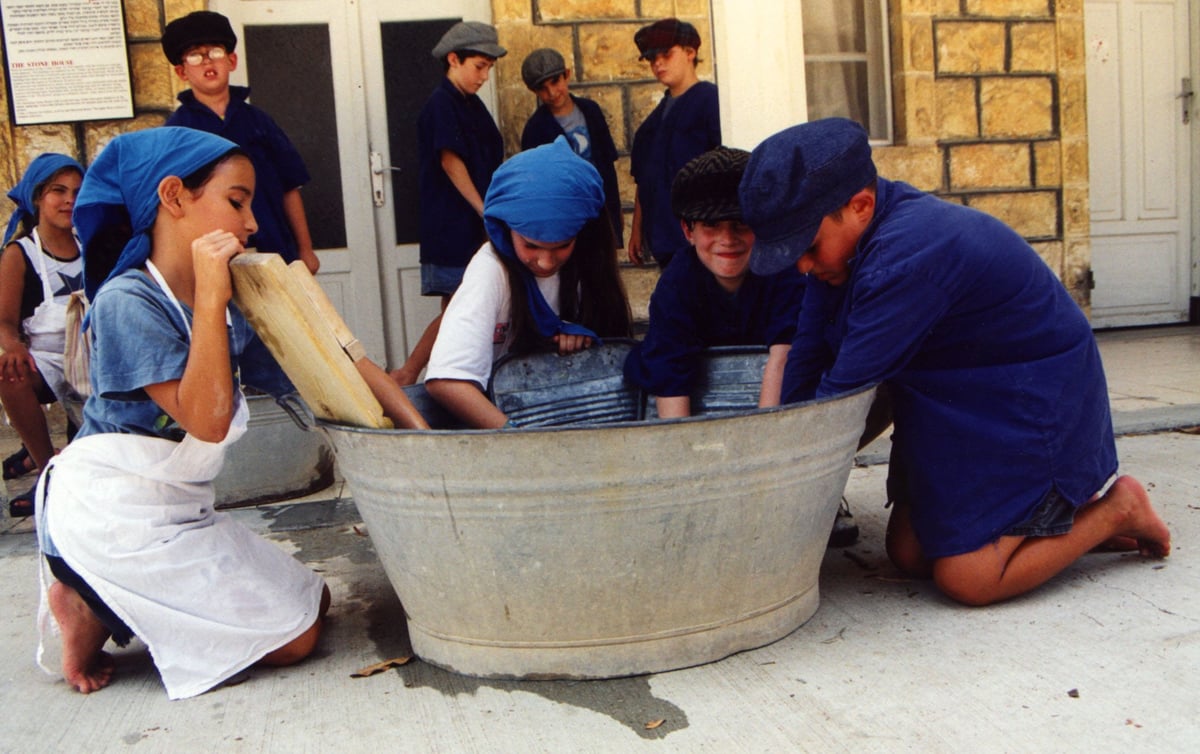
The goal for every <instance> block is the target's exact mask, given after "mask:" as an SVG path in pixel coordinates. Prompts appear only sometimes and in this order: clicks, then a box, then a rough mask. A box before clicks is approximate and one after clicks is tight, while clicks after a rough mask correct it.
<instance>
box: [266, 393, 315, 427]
mask: <svg viewBox="0 0 1200 754" xmlns="http://www.w3.org/2000/svg"><path fill="white" fill-rule="evenodd" d="M275 403H277V404H278V405H279V407H280V408H281V409H283V412H284V413H285V414H287V415H288V416H290V417H292V421H293V422H294V423H295V424H296V426H297V427H299V428H300V429H302V430H304V431H305V432H314V431H316V430H317V418H316V417H315V416H313V412H312V410H311V409H309V407H308V404H306V403H305V402H304V401H303V400H301V398H300V394H299V393H288V394H287V395H284V396H280V397H279V398H276V399H275Z"/></svg>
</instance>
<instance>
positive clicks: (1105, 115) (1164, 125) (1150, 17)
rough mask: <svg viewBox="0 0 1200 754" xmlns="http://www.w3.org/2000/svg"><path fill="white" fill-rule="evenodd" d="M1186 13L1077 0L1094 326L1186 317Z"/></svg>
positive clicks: (1130, 2) (1184, 1) (1178, 2)
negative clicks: (1083, 50) (1083, 57)
mask: <svg viewBox="0 0 1200 754" xmlns="http://www.w3.org/2000/svg"><path fill="white" fill-rule="evenodd" d="M1188 19H1189V16H1188V0H1088V1H1087V2H1086V3H1085V4H1084V27H1085V32H1084V34H1085V42H1086V45H1087V108H1088V150H1089V155H1090V159H1089V165H1090V171H1091V174H1090V191H1089V194H1090V204H1091V236H1092V238H1091V242H1092V243H1091V245H1092V271H1093V274H1094V276H1095V289H1094V290H1093V292H1092V324H1093V326H1094V327H1097V328H1100V327H1117V326H1127V325H1150V324H1164V323H1171V322H1183V321H1186V320H1187V316H1188V293H1189V262H1190V256H1191V252H1190V240H1191V227H1190V226H1191V170H1190V153H1191V125H1190V120H1191V117H1192V116H1191V114H1190V113H1188V115H1186V116H1185V110H1189V109H1193V110H1194V108H1190V107H1189V106H1190V105H1191V99H1190V98H1186V97H1181V95H1182V94H1183V93H1184V92H1185V87H1186V86H1187V84H1186V82H1185V79H1189V77H1190V76H1191V73H1190V70H1189V69H1190V63H1189V58H1190V55H1189V39H1188V29H1189V23H1188ZM1189 80H1190V79H1189ZM1197 83H1200V82H1197Z"/></svg>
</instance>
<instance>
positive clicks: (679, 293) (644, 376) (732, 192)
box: [625, 147, 804, 418]
mask: <svg viewBox="0 0 1200 754" xmlns="http://www.w3.org/2000/svg"><path fill="white" fill-rule="evenodd" d="M749 158H750V153H749V152H746V151H744V150H741V149H730V148H727V147H718V148H716V149H714V150H711V151H709V152H705V153H704V154H702V155H700V156H699V157H696V158H695V159H693V160H692V161H691V162H689V163H687V165H685V166H684V168H683V169H682V170H680V171H679V175H677V176H676V177H675V181H674V183H673V184H672V186H671V207H672V210H673V211H674V213H675V216H676V217H678V218H679V220H678V222H679V225H680V227H681V228H682V230H683V235H684V237H685V238H687V240H688V242H689V243H690V244H692V245H691V246H689V247H688V248H686V249H684V250H683V251H681V252H680V253H678V254H676V255H675V258H674V259H672V260H671V263H670V264H669V265H667V268H666V270H664V271H663V274H662V276H661V277H660V278H659V281H658V285H657V286H655V288H654V294H653V295H652V296H651V297H650V329H649V331H648V332H647V333H646V338H645V340H643V341H642V342H641V343H639V344H638V345H637V346H636V347H635V348H634V349H633V351H632V352H630V354H629V357H628V359H627V360H626V362H625V376H626V379H628V380H629V381H630V382H632V383H633V384H635V385H637V386H639V387H641V388H642V389H644V390H646V391H647V392H649V393H650V394H651V395H653V396H654V399H655V402H656V404H657V409H658V415H659V416H660V417H662V418H673V417H680V416H690V415H691V401H690V398H689V395H690V394H691V392H692V388H693V387H694V386H695V385H696V383H697V381H698V380H699V378H700V374H701V370H702V369H703V355H704V349H705V348H709V347H711V346H733V345H761V346H767V347H768V348H769V349H770V355H769V356H768V359H767V366H766V369H765V371H764V375H763V386H762V391H761V392H760V394H759V405H763V406H774V405H778V404H779V390H780V385H781V384H782V381H783V367H784V364H785V363H786V361H787V353H788V350H789V349H790V348H791V342H792V335H793V334H794V333H795V331H796V318H797V316H798V315H799V313H800V301H801V299H802V298H803V296H804V276H802V275H801V274H800V273H799V272H797V271H796V270H795V269H787V270H783V271H781V272H778V273H775V274H772V275H756V274H754V273H753V272H751V271H750V249H751V247H752V246H753V245H754V232H753V231H752V230H750V228H749V227H748V226H747V225H746V224H745V223H744V222H742V210H741V207H740V206H739V205H738V195H737V187H738V182H739V181H740V180H741V178H742V172H743V171H744V170H745V168H746V161H747V160H748V159H749Z"/></svg>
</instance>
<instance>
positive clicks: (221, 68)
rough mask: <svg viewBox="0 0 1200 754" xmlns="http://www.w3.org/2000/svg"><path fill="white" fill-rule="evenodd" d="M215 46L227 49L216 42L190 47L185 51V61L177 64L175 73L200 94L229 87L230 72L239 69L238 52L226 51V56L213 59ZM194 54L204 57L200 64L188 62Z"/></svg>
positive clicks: (211, 92)
mask: <svg viewBox="0 0 1200 754" xmlns="http://www.w3.org/2000/svg"><path fill="white" fill-rule="evenodd" d="M214 48H215V49H218V50H221V51H222V52H224V51H225V48H224V47H222V46H221V45H216V44H202V45H196V46H194V47H189V48H187V49H186V50H184V52H183V61H184V62H183V63H182V64H181V65H177V66H175V74H176V75H177V76H179V78H180V79H182V80H183V81H186V82H187V83H188V85H189V86H191V88H192V90H193V91H196V92H198V93H200V94H207V95H216V94H221V93H222V92H224V91H225V90H226V89H228V88H229V74H230V73H232V72H233V71H234V70H236V69H237V53H236V52H226V53H225V56H224V57H222V58H219V59H217V60H213V59H212V58H210V57H209V53H210V51H211V50H213V49H214ZM192 54H199V55H200V56H201V57H202V58H203V60H201V61H200V64H199V65H192V64H191V63H188V62H187V59H188V56H189V55H192Z"/></svg>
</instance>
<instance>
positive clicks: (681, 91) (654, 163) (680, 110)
mask: <svg viewBox="0 0 1200 754" xmlns="http://www.w3.org/2000/svg"><path fill="white" fill-rule="evenodd" d="M633 41H634V44H636V45H637V48H638V52H639V53H641V54H640V55H639V57H640V58H641V59H642V60H645V61H646V62H647V63H648V64H649V66H650V71H651V73H653V74H654V77H655V78H656V79H658V82H659V83H660V84H662V85H663V86H665V87H666V88H667V90H666V92H665V93H664V94H663V98H662V100H661V101H660V102H659V103H658V106H657V107H655V108H654V111H653V112H651V113H650V114H649V115H648V116H646V120H644V121H642V125H640V126H638V129H637V131H636V132H635V133H634V136H633V149H632V150H631V151H630V154H629V169H630V172H631V173H632V174H633V179H634V181H636V182H637V193H636V195H635V196H634V204H633V227H632V229H631V230H630V233H629V244H628V245H627V246H626V251H627V253H628V254H629V261H630V262H633V263H634V264H642V263H643V262H646V261H648V260H649V259H650V257H651V256H653V257H654V260H655V261H656V262H658V264H659V266H660V267H661V268H663V269H666V267H667V264H668V262H670V261H671V257H672V256H673V255H674V254H675V253H676V252H678V251H682V250H683V249H686V248H687V247H688V240H687V239H686V238H684V237H683V234H682V233H680V232H679V225H678V223H677V222H676V219H675V218H674V217H673V216H672V214H671V181H673V180H675V174H676V173H678V172H679V170H680V169H681V168H682V167H683V166H684V165H685V164H687V161H688V160H690V159H692V158H693V157H696V156H698V155H700V154H701V153H703V152H706V151H708V150H710V149H713V148H715V147H718V146H720V144H721V111H720V106H719V104H718V101H717V86H716V84H713V83H711V82H708V81H701V80H700V79H699V78H698V76H697V74H696V53H697V50H698V49H699V47H700V33H699V32H698V31H696V27H695V26H692V25H691V24H689V23H688V22H686V21H680V20H679V19H677V18H664V19H662V20H661V21H655V22H654V23H652V24H650V25H649V26H644V27H642V28H641V29H639V30H638V32H637V34H635V35H634V36H633Z"/></svg>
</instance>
